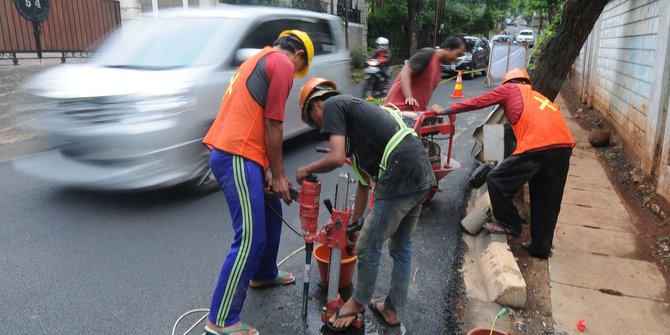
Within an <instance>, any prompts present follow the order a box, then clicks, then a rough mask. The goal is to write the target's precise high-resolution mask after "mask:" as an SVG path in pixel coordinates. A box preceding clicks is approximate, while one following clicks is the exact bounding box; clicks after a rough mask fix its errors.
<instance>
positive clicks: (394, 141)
mask: <svg viewBox="0 0 670 335" xmlns="http://www.w3.org/2000/svg"><path fill="white" fill-rule="evenodd" d="M410 134H415V133H414V129H410V128H407V127H405V128H404V129H400V130H398V132H396V133H395V134H393V137H391V139H390V140H389V141H388V143H386V148H384V155H383V156H382V160H381V162H380V163H379V175H378V176H377V179H379V178H381V177H382V175H383V174H384V172H386V163H387V161H388V159H389V156H391V153H392V152H393V150H394V149H395V148H396V147H397V146H398V144H400V142H401V141H402V140H403V139H404V138H405V137H406V136H407V135H410Z"/></svg>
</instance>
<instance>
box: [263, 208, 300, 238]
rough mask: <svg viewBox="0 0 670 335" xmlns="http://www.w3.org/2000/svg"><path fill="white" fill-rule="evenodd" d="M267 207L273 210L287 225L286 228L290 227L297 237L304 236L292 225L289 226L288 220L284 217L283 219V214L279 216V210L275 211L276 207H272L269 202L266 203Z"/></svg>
mask: <svg viewBox="0 0 670 335" xmlns="http://www.w3.org/2000/svg"><path fill="white" fill-rule="evenodd" d="M265 205H266V206H268V207H270V209H271V210H272V211H273V212H274V213H275V214H277V216H278V217H279V218H280V219H281V221H282V222H284V224H285V225H286V227H288V229H291V230H292V231H293V232H294V233H295V234H296V235H298V236H300V237H302V234H300V233H298V232H297V231H296V230H295V229H293V227H291V225H290V224H288V222H286V220H284V217H282V216H281V214H279V212H277V210H275V209H274V207H272V206H271V205H270V204H269V203H268V202H267V201H266V202H265Z"/></svg>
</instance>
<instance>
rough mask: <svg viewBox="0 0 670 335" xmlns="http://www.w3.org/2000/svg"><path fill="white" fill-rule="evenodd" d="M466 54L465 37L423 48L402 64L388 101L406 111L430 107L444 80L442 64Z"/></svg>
mask: <svg viewBox="0 0 670 335" xmlns="http://www.w3.org/2000/svg"><path fill="white" fill-rule="evenodd" d="M464 54H465V40H463V38H461V37H458V36H452V37H449V38H447V39H446V40H444V42H443V43H442V45H440V48H439V49H437V50H436V49H433V48H423V49H421V50H419V51H417V52H416V53H415V54H414V55H412V57H410V59H409V61H408V62H407V63H406V64H405V65H404V66H403V67H402V70H400V73H399V74H398V76H397V77H396V79H395V81H394V82H393V84H392V85H391V89H390V90H389V93H388V95H387V96H386V102H387V103H388V104H389V105H391V104H392V105H394V106H397V107H398V108H400V110H402V111H412V110H415V111H421V110H426V109H428V103H429V102H430V98H431V97H432V96H433V91H434V90H435V88H437V85H438V84H439V83H440V81H441V80H442V65H441V64H449V63H453V62H455V61H456V60H457V59H458V57H460V56H463V55H464Z"/></svg>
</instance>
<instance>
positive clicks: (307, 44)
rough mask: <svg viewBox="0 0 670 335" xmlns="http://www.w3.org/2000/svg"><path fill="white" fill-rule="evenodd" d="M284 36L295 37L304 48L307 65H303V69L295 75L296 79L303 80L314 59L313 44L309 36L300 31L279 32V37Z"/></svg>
mask: <svg viewBox="0 0 670 335" xmlns="http://www.w3.org/2000/svg"><path fill="white" fill-rule="evenodd" d="M284 35H292V36H295V37H296V38H297V39H299V40H300V42H302V44H303V45H304V46H305V51H306V52H307V64H305V68H303V69H302V70H301V71H299V72H297V73H296V74H295V77H296V78H303V77H305V76H306V75H307V72H308V71H309V65H310V64H311V63H312V57H314V44H312V40H311V39H310V38H309V35H307V33H305V32H304V31H302V30H297V29H289V30H284V31H282V32H281V34H279V37H282V36H284Z"/></svg>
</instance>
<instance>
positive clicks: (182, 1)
mask: <svg viewBox="0 0 670 335" xmlns="http://www.w3.org/2000/svg"><path fill="white" fill-rule="evenodd" d="M181 3H182V5H184V8H188V0H181Z"/></svg>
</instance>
